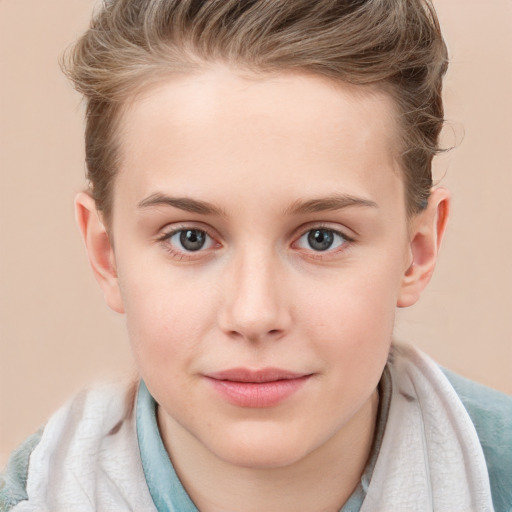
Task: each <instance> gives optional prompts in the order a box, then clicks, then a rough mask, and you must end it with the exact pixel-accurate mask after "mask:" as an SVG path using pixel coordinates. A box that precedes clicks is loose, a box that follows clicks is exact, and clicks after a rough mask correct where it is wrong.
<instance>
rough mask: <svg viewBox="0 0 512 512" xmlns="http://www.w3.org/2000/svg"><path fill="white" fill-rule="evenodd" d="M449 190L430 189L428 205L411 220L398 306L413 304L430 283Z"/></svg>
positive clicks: (446, 208) (446, 216)
mask: <svg viewBox="0 0 512 512" xmlns="http://www.w3.org/2000/svg"><path fill="white" fill-rule="evenodd" d="M449 209H450V193H449V192H448V191H447V190H446V189H444V188H438V189H435V190H433V191H432V194H431V195H430V198H429V201H428V206H427V208H426V209H425V210H424V211H423V212H421V213H420V214H418V215H417V217H416V218H415V219H414V220H413V224H412V229H411V238H410V240H411V241H410V252H411V259H412V261H411V263H410V266H409V267H408V268H407V269H406V270H405V272H404V275H403V277H402V285H401V288H400V293H399V296H398V300H397V306H398V307H407V306H412V305H413V304H415V303H416V302H417V301H418V299H419V298H420V295H421V292H422V291H423V290H424V289H425V287H426V286H427V284H428V283H429V281H430V279H431V277H432V274H433V273H434V268H435V266H436V262H437V254H438V252H439V247H440V245H441V241H442V238H443V235H444V232H445V230H446V224H447V222H448V214H449Z"/></svg>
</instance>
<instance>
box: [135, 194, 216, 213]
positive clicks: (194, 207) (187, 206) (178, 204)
mask: <svg viewBox="0 0 512 512" xmlns="http://www.w3.org/2000/svg"><path fill="white" fill-rule="evenodd" d="M138 206H139V208H151V207H156V206H172V207H173V208H178V209H180V210H184V211H186V212H191V213H199V214H202V215H219V216H224V215H225V212H224V211H223V210H222V209H220V208H218V207H217V206H214V205H213V204H210V203H207V202H206V201H199V200H197V199H190V198H188V197H171V196H167V195H164V194H160V193H156V194H152V195H150V196H148V197H146V199H143V200H142V201H141V202H140V203H139V204H138Z"/></svg>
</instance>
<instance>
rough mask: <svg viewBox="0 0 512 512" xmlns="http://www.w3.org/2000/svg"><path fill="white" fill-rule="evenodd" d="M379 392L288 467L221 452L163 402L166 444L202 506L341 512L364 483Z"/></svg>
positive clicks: (210, 510) (220, 511)
mask: <svg viewBox="0 0 512 512" xmlns="http://www.w3.org/2000/svg"><path fill="white" fill-rule="evenodd" d="M377 409H378V393H377V391H375V392H374V393H373V394H372V396H371V397H370V399H369V400H368V401H367V402H366V403H365V404H364V405H363V406H362V407H361V408H360V409H359V411H357V413H356V414H355V415H354V416H353V417H352V418H351V419H350V421H349V422H348V423H346V424H345V425H344V426H343V427H342V428H341V429H340V430H339V431H338V432H336V433H335V434H334V435H333V436H332V437H331V438H330V439H329V440H327V441H326V442H325V443H324V444H322V445H321V446H320V447H318V448H317V449H315V450H314V451H312V452H311V453H309V454H307V455H306V456H304V457H302V458H301V459H300V460H298V461H296V462H293V463H292V464H288V465H285V466H282V467H272V468H264V469H262V468H250V467H240V466H239V465H234V464H231V463H229V462H226V461H225V460H222V459H220V458H218V457H217V456H216V455H215V454H213V453H212V452H211V451H209V450H208V449H207V448H206V447H205V446H204V445H203V444H202V443H200V441H198V440H197V439H196V438H195V437H193V436H192V435H190V433H189V432H188V431H186V430H185V429H183V428H182V427H181V426H180V425H179V424H177V423H176V422H174V420H172V419H171V418H170V417H169V416H168V415H167V414H166V413H165V412H163V411H162V409H161V408H160V407H159V408H158V421H159V426H160V431H161V434H162V439H163V441H164V445H165V447H166V449H167V452H168V453H169V455H170V457H171V460H172V462H173V465H174V468H175V470H176V473H177V474H178V476H179V478H180V480H181V482H182V484H183V486H184V488H185V489H186V491H187V492H188V494H189V496H190V497H191V499H192V501H193V502H194V503H195V504H196V506H197V508H198V509H199V510H200V511H201V512H224V511H226V510H237V511H240V512H261V510H267V511H279V512H297V511H298V510H300V511H304V512H309V511H311V512H337V511H339V509H340V508H341V507H342V506H343V504H344V503H345V502H346V501H347V499H348V498H349V497H350V495H351V494H352V492H353V491H354V489H355V488H356V486H357V485H358V483H359V481H360V478H361V475H362V473H363V471H364V469H365V466H366V462H367V460H368V456H369V453H370V449H371V445H372V442H373V436H374V429H375V422H376V417H377Z"/></svg>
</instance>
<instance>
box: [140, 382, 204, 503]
mask: <svg viewBox="0 0 512 512" xmlns="http://www.w3.org/2000/svg"><path fill="white" fill-rule="evenodd" d="M137 438H138V441H139V450H140V455H141V459H142V467H143V469H144V476H145V477H146V482H147V484H148V488H149V492H150V494H151V497H152V498H153V502H154V503H155V506H156V508H157V510H158V512H198V510H197V508H196V506H195V505H194V503H192V500H191V499H190V498H189V496H188V494H187V493H186V491H185V489H184V488H183V486H182V485H181V482H180V480H179V478H178V475H177V474H176V471H174V468H173V466H172V464H171V460H170V459H169V455H168V454H167V451H166V450H165V447H164V443H163V441H162V438H161V437H160V432H159V430H158V424H157V420H156V403H155V401H154V400H153V397H152V396H151V395H150V394H149V391H148V388H147V387H146V384H144V381H142V380H141V381H140V385H139V393H138V395H137Z"/></svg>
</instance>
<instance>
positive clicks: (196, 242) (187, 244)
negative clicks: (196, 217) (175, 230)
mask: <svg viewBox="0 0 512 512" xmlns="http://www.w3.org/2000/svg"><path fill="white" fill-rule="evenodd" d="M205 241H206V239H205V234H204V233H203V232H202V231H199V230H197V229H187V230H185V231H182V232H181V234H180V242H181V245H182V246H183V247H184V248H185V249H186V250H187V251H198V250H199V249H201V247H203V245H204V243H205Z"/></svg>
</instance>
